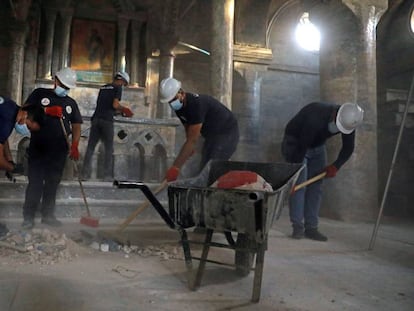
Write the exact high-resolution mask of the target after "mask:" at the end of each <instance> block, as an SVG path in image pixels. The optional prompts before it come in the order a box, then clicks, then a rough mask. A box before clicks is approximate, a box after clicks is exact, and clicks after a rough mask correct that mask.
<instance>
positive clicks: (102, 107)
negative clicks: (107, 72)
mask: <svg viewBox="0 0 414 311" xmlns="http://www.w3.org/2000/svg"><path fill="white" fill-rule="evenodd" d="M121 97H122V86H121V85H115V84H112V83H110V84H105V85H104V86H102V87H101V88H100V89H99V94H98V99H97V102H96V109H95V112H94V113H93V115H92V119H93V118H99V119H104V120H108V121H113V119H114V115H115V112H116V111H115V109H114V107H113V102H114V99H115V98H117V99H118V100H121Z"/></svg>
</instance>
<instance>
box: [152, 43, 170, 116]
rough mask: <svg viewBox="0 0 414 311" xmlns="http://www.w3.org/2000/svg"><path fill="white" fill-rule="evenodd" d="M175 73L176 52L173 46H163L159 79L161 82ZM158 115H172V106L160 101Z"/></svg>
mask: <svg viewBox="0 0 414 311" xmlns="http://www.w3.org/2000/svg"><path fill="white" fill-rule="evenodd" d="M173 74H174V54H173V52H172V48H171V47H169V46H167V47H165V46H164V47H161V49H160V69H159V79H160V83H161V81H162V80H163V79H165V78H170V77H172V76H173ZM156 117H157V118H159V119H162V118H166V117H171V108H170V107H169V106H168V105H166V104H163V103H161V102H160V101H158V106H157V114H156Z"/></svg>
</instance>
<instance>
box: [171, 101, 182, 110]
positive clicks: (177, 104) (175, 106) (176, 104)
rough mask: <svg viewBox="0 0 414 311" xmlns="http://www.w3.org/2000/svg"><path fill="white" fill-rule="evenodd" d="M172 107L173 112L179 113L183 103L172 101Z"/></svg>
mask: <svg viewBox="0 0 414 311" xmlns="http://www.w3.org/2000/svg"><path fill="white" fill-rule="evenodd" d="M170 107H171V109H172V110H175V111H177V110H180V109H181V108H182V107H183V103H182V102H180V100H179V99H178V98H177V99H175V100H174V101H172V102H171V103H170Z"/></svg>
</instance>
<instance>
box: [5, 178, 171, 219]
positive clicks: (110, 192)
mask: <svg viewBox="0 0 414 311" xmlns="http://www.w3.org/2000/svg"><path fill="white" fill-rule="evenodd" d="M82 185H83V188H84V192H85V195H86V200H87V203H88V206H89V208H90V210H91V214H92V216H94V217H98V218H126V217H128V215H130V214H131V213H132V212H133V211H134V210H136V209H137V208H138V207H139V206H140V205H141V204H143V203H144V202H145V201H146V199H145V196H144V194H143V193H142V192H141V190H139V189H118V188H117V187H115V186H113V184H112V183H111V182H97V181H85V182H82ZM147 185H148V187H149V188H150V189H156V188H157V187H158V186H159V184H155V183H152V184H147ZM26 186H27V178H26V177H22V176H20V177H19V178H18V179H17V180H16V182H14V183H12V182H10V181H8V180H6V179H0V219H1V218H15V217H21V215H22V206H23V203H24V198H25V190H26ZM157 198H158V200H159V201H160V202H161V204H162V205H163V206H164V207H165V208H166V209H168V197H167V191H166V190H164V191H162V192H161V193H159V194H158V195H157ZM85 214H86V209H85V204H84V200H83V197H82V193H81V190H80V185H79V182H78V181H62V182H61V184H60V186H59V189H58V193H57V196H56V216H57V217H69V218H71V217H73V218H79V217H81V216H82V215H85ZM140 217H143V218H145V219H146V220H150V219H158V218H160V216H159V215H158V213H157V212H156V210H155V209H154V208H153V207H152V206H150V207H149V208H147V209H146V210H145V211H144V212H143V213H142V214H141V215H140Z"/></svg>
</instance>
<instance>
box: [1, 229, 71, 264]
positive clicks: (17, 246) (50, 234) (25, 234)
mask: <svg viewBox="0 0 414 311" xmlns="http://www.w3.org/2000/svg"><path fill="white" fill-rule="evenodd" d="M77 248H78V247H77V245H76V243H74V242H73V241H72V240H70V239H68V238H67V237H66V235H65V234H64V233H58V232H55V231H52V230H49V229H46V228H44V229H37V228H35V229H33V230H31V231H10V232H8V233H7V235H5V236H3V237H2V239H1V241H0V257H2V258H7V259H9V260H7V261H8V262H13V263H14V264H17V263H21V264H27V263H33V264H34V263H38V264H42V265H51V264H54V263H57V262H60V261H69V260H71V259H73V258H74V257H77V256H78V255H77Z"/></svg>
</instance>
